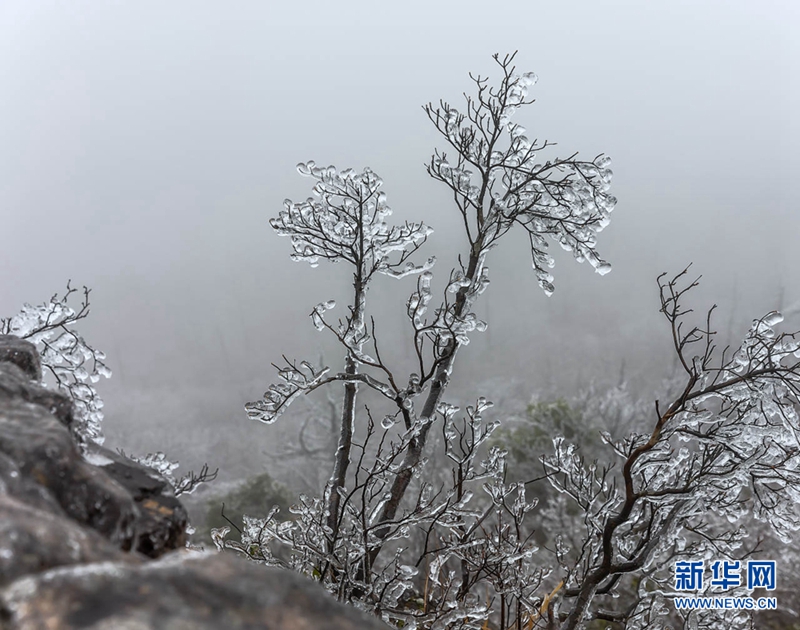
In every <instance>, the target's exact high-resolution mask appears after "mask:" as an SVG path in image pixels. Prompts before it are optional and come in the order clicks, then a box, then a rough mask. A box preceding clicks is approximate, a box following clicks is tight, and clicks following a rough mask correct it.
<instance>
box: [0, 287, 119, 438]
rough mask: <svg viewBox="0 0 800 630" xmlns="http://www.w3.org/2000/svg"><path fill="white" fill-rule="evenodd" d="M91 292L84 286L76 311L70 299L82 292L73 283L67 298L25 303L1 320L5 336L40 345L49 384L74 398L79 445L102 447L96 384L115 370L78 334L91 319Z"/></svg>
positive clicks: (101, 402)
mask: <svg viewBox="0 0 800 630" xmlns="http://www.w3.org/2000/svg"><path fill="white" fill-rule="evenodd" d="M89 292H90V290H89V289H88V288H86V287H83V293H82V295H83V299H82V301H81V303H80V304H79V305H78V306H77V307H75V308H73V307H72V306H70V304H69V301H70V298H72V297H74V296H75V294H76V293H77V289H73V288H72V287H70V284H69V282H68V283H67V290H66V292H65V293H64V295H63V296H61V297H59V296H58V294H54V295H53V297H51V298H50V300H49V301H47V302H44V303H42V304H39V305H37V306H31V305H30V304H24V305H23V307H22V310H21V311H20V312H19V313H18V314H17V315H14V316H13V317H10V318H7V319H2V320H0V334H3V335H16V336H17V337H20V338H22V339H26V340H27V341H30V342H31V343H33V344H34V345H35V346H36V349H37V350H38V351H39V355H40V357H41V361H42V371H43V372H44V374H43V379H44V383H45V384H46V385H47V384H51V385H55V387H57V388H58V389H59V390H60V391H62V392H63V393H65V394H66V395H67V396H69V397H70V398H71V399H72V403H73V415H74V424H73V432H74V434H75V437H76V438H77V440H78V442H79V443H80V444H85V443H86V442H87V441H91V442H95V443H97V444H102V443H103V440H104V437H103V433H102V430H101V427H100V423H101V422H102V420H103V400H102V399H101V398H100V396H99V395H98V393H97V390H96V389H95V387H94V384H95V383H97V382H98V381H99V380H100V378H101V377H105V378H109V377H110V376H111V370H110V369H109V368H108V366H107V365H106V364H105V359H106V355H105V353H103V352H101V351H99V350H96V349H95V348H93V347H92V346H90V345H89V344H88V343H87V342H86V340H85V339H84V338H83V336H82V335H81V334H80V333H78V332H77V331H76V330H75V324H76V323H77V322H78V321H80V320H82V319H84V318H85V317H86V316H88V315H89ZM76 309H77V310H76Z"/></svg>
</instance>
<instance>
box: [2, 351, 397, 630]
mask: <svg viewBox="0 0 800 630" xmlns="http://www.w3.org/2000/svg"><path fill="white" fill-rule="evenodd" d="M72 421H73V415H72V405H71V401H70V400H69V399H68V398H67V397H65V396H63V395H61V394H59V393H58V392H56V391H53V390H52V389H48V388H46V387H44V386H43V385H42V384H41V364H40V360H39V356H38V353H37V352H36V348H35V347H34V346H33V345H32V344H30V343H27V342H25V341H22V340H20V339H18V338H16V337H12V336H0V630H27V629H31V630H33V629H38V628H50V629H52V630H66V629H68V628H95V629H97V630H100V629H110V628H114V629H119V630H125V629H127V628H130V629H134V628H135V629H136V630H142V629H147V628H164V629H171V628H175V629H176V630H177V629H179V628H180V629H184V628H198V629H206V628H207V629H212V628H213V629H218V628H229V629H236V628H253V629H255V628H267V629H273V628H274V629H278V628H282V629H285V630H293V629H297V630H300V629H301V628H302V629H307V628H309V629H310V628H330V629H331V630H339V629H341V630H345V629H354V628H365V629H371V628H375V629H376V630H377V629H378V628H385V627H386V626H385V625H383V624H382V623H380V622H379V621H377V620H376V619H373V618H371V617H368V616H366V615H364V614H362V613H360V612H358V611H356V610H355V609H353V608H350V607H347V606H343V605H341V604H339V603H337V602H336V601H335V600H333V599H331V598H330V597H329V596H328V595H327V593H325V592H324V591H323V590H322V589H321V588H320V587H319V585H317V584H314V583H313V582H312V581H310V580H306V579H304V578H303V577H301V576H299V575H296V574H293V573H289V572H285V571H282V570H279V569H271V568H266V567H263V566H260V565H256V564H254V563H251V562H248V561H246V560H243V559H241V558H238V557H234V556H233V555H229V554H217V553H198V552H189V551H187V550H186V549H185V543H186V527H187V524H188V517H187V515H186V510H185V509H184V508H183V506H182V505H181V503H180V501H179V500H178V499H177V498H176V497H175V496H174V493H173V491H172V487H171V486H170V485H169V483H168V482H167V480H166V479H164V478H163V477H162V476H161V475H159V474H158V473H157V472H155V471H154V470H151V469H150V468H147V467H145V466H142V465H140V464H137V463H136V462H134V461H132V460H129V459H128V458H126V457H124V456H122V455H119V454H117V453H114V452H113V451H110V450H108V449H105V448H103V447H100V446H97V445H94V444H90V445H88V447H87V448H86V449H85V452H82V451H81V449H79V448H78V446H77V445H76V442H75V440H74V439H73V435H72V433H71V425H72Z"/></svg>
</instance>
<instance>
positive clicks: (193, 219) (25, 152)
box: [0, 0, 800, 477]
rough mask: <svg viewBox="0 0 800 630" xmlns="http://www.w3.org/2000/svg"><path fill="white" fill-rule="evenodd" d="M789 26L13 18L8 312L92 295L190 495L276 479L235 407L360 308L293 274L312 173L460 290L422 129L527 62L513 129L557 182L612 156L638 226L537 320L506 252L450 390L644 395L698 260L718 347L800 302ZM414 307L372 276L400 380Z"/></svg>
mask: <svg viewBox="0 0 800 630" xmlns="http://www.w3.org/2000/svg"><path fill="white" fill-rule="evenodd" d="M798 26H800V5H798V4H797V3H794V2H790V1H784V2H778V1H764V0H762V1H760V2H728V1H726V2H722V1H716V2H712V1H705V2H700V3H698V2H688V1H675V0H670V1H657V2H647V3H641V2H633V1H631V2H604V3H596V2H589V1H581V2H559V3H545V2H530V1H528V2H521V1H520V2H502V1H498V2H494V3H492V5H491V8H488V6H487V5H486V3H478V2H458V3H456V2H436V3H431V2H424V3H423V2H417V1H406V2H402V3H399V2H398V3H391V4H390V3H368V2H338V3H333V2H316V1H311V2H303V3H289V2H237V3H212V2H178V1H174V2H135V3H134V2H127V3H126V2H88V1H75V2H69V3H60V2H45V1H36V2H30V1H23V0H19V1H18V0H13V1H11V0H4V1H3V2H0V316H3V317H8V316H11V315H13V314H15V313H16V312H18V310H19V309H20V307H21V306H22V304H23V303H24V302H29V303H34V304H36V303H40V302H42V301H45V300H46V299H47V298H49V296H50V295H52V294H53V293H55V292H62V291H63V290H64V288H65V286H66V282H67V280H68V279H71V280H72V283H73V285H74V286H81V285H84V284H85V285H87V286H89V287H90V288H91V289H92V294H91V297H92V312H91V315H90V316H89V318H88V319H86V320H84V321H82V322H81V323H80V325H79V327H78V330H79V331H80V332H81V333H82V334H83V335H84V337H85V338H86V340H87V341H88V342H89V343H90V344H91V345H93V346H94V347H96V348H98V349H101V350H103V351H104V352H106V354H107V355H108V361H107V363H108V365H109V367H110V368H111V369H112V370H113V371H114V375H113V377H112V378H111V379H110V380H103V381H101V382H100V383H98V385H97V387H98V392H99V393H100V395H101V396H102V397H103V399H104V400H105V403H106V406H105V412H106V420H105V423H104V430H105V433H106V436H107V445H108V446H110V447H111V448H116V447H122V448H124V449H125V450H126V451H133V452H135V453H138V454H143V453H144V452H147V451H155V450H164V451H166V452H167V454H168V456H169V457H170V458H172V459H177V460H180V461H181V464H182V465H181V469H180V470H181V471H184V472H185V471H186V470H188V468H191V467H195V468H197V467H199V466H200V465H201V464H202V463H203V462H204V461H208V462H209V463H210V464H211V465H212V468H214V467H217V466H219V467H220V469H221V475H222V476H224V477H225V476H227V477H236V476H241V475H244V474H245V473H246V472H247V471H248V470H249V471H251V472H258V470H253V468H256V469H258V468H259V467H265V466H267V465H268V461H267V458H268V456H267V455H265V451H269V450H276V449H275V448H274V444H273V442H274V441H275V440H276V439H277V438H276V436H277V435H278V433H276V432H275V431H276V430H275V427H265V426H263V425H260V424H259V423H257V422H254V421H252V420H249V419H248V418H247V417H246V415H245V413H244V410H243V405H244V403H245V402H247V401H250V400H256V399H258V398H259V397H260V396H261V394H262V393H263V392H264V390H265V389H266V387H267V386H268V385H269V384H270V383H271V382H272V381H273V378H274V370H273V368H272V367H271V366H270V363H271V362H273V361H279V360H280V357H281V354H286V355H287V356H289V357H293V358H298V359H309V360H311V361H316V360H317V359H318V357H319V356H320V355H324V356H325V358H326V360H327V361H329V362H330V363H331V364H333V365H339V363H340V361H341V354H342V353H341V350H340V349H338V348H337V347H336V346H335V344H333V343H332V342H331V339H330V338H328V337H326V336H325V335H323V334H322V333H317V332H316V331H315V330H314V328H313V327H312V326H311V323H310V322H309V321H308V318H307V315H308V313H309V312H310V311H311V308H312V307H313V306H314V305H315V304H316V303H318V302H321V301H324V300H328V299H330V298H338V299H340V300H341V299H342V298H346V296H347V294H348V292H347V289H348V281H349V277H348V272H347V270H346V269H345V268H344V267H338V266H328V265H325V264H322V265H320V267H319V268H318V269H311V268H309V267H308V265H306V264H297V263H292V262H291V261H290V260H289V256H288V254H289V251H290V247H289V243H288V242H287V241H286V240H283V239H280V238H279V237H277V236H275V235H274V234H273V233H272V230H271V228H270V227H269V224H268V219H269V218H270V217H272V216H275V215H276V214H277V213H278V211H279V210H280V208H281V207H282V203H283V200H284V199H285V198H287V197H288V198H291V199H293V200H295V201H299V200H302V199H305V198H306V197H307V196H309V194H310V192H311V180H309V179H306V178H303V177H300V176H299V175H298V174H297V172H296V170H295V165H296V164H297V163H298V162H300V161H307V160H310V159H313V160H315V161H316V162H317V163H318V164H323V165H327V164H334V165H336V166H337V167H339V168H345V167H353V168H355V169H357V170H361V169H362V168H364V167H365V166H369V167H371V168H372V169H373V170H374V171H376V172H377V173H378V174H379V175H380V176H381V177H382V178H383V180H384V182H385V183H384V190H385V191H386V193H387V195H388V201H389V204H390V206H391V207H392V208H393V209H394V211H395V219H397V220H403V219H409V220H424V221H425V222H426V223H427V224H429V225H430V226H432V227H433V228H434V230H435V232H434V234H433V236H432V237H431V238H430V239H429V242H428V244H427V245H426V247H425V248H424V250H423V251H422V252H421V256H420V258H422V257H427V256H429V255H432V254H436V256H437V258H438V263H437V267H436V269H435V272H436V274H437V276H436V277H437V278H438V281H439V283H440V286H441V283H442V281H443V279H444V278H446V276H447V274H448V272H449V269H450V268H451V267H452V265H453V264H455V256H456V254H457V253H458V252H459V251H461V250H460V248H461V249H463V247H462V246H463V242H462V240H461V238H462V237H461V228H460V222H459V216H458V213H457V211H456V209H455V208H454V206H453V205H452V202H451V200H450V199H449V196H448V194H447V189H446V187H445V186H443V185H441V184H437V183H436V182H434V181H432V180H431V179H430V178H429V177H428V176H427V174H426V173H425V169H424V164H425V162H427V161H428V160H429V158H430V155H431V153H432V150H433V148H434V147H443V146H444V143H443V141H442V140H441V139H440V137H439V136H438V135H437V133H436V131H435V130H434V128H433V126H432V125H431V123H430V122H429V121H428V120H427V118H426V116H425V114H424V112H423V111H422V109H421V106H422V105H423V104H425V103H427V102H429V101H433V102H434V103H435V102H437V101H438V100H439V99H440V98H442V99H445V100H447V101H449V102H451V103H453V104H456V105H460V104H461V103H462V102H463V97H462V93H463V92H465V91H466V92H472V90H473V87H474V85H473V83H472V82H471V81H470V79H469V77H468V73H469V72H473V73H480V74H482V75H486V76H489V77H490V78H491V79H496V78H497V77H498V74H499V73H498V69H497V67H496V66H495V65H494V63H493V62H492V60H491V55H492V54H493V53H495V52H499V53H501V54H505V53H507V52H513V51H514V50H517V49H518V50H519V54H518V56H517V59H516V65H517V68H518V70H519V71H520V72H525V71H534V72H536V73H537V75H538V76H539V83H538V84H537V85H536V86H535V87H534V88H533V91H532V93H531V94H532V96H533V97H534V98H536V99H537V102H536V103H535V104H534V105H532V106H529V107H526V108H523V109H522V110H520V111H519V112H518V113H517V114H516V116H515V122H518V123H520V124H522V125H523V126H525V127H526V128H527V129H528V130H529V136H530V137H531V138H533V137H538V138H540V139H548V140H551V141H554V142H557V143H558V145H557V146H556V147H555V148H554V149H553V150H552V152H551V153H549V154H548V155H547V156H546V157H553V156H555V155H562V156H565V155H570V154H572V153H573V152H574V151H580V154H581V155H582V156H584V157H586V158H593V157H594V156H595V155H597V154H599V153H606V154H608V155H610V156H611V157H612V158H613V163H612V169H613V170H614V180H613V182H612V190H611V192H612V193H613V194H614V195H616V196H617V198H618V199H619V203H618V205H617V207H616V209H615V211H614V213H613V215H612V222H611V225H610V226H609V227H608V228H607V229H606V230H605V231H604V232H603V233H602V234H601V235H600V239H599V250H600V252H601V254H602V256H603V257H604V258H605V259H607V260H609V261H610V262H611V263H612V265H613V271H612V273H611V274H609V275H607V276H604V277H600V276H598V275H596V274H595V273H593V270H592V268H591V267H590V266H589V265H588V264H576V263H575V262H574V261H573V260H572V259H571V256H570V255H569V254H568V253H566V252H562V251H560V250H559V251H556V252H555V255H556V261H557V262H556V267H555V269H554V271H553V274H554V276H555V285H556V292H555V294H554V295H553V296H552V297H550V298H547V297H545V295H544V294H543V293H542V291H541V290H540V289H539V288H538V286H537V283H536V279H535V276H534V274H533V272H532V270H531V268H530V260H529V254H528V251H527V248H526V240H525V239H524V238H523V237H522V235H520V234H517V235H516V237H512V238H510V239H508V240H507V241H506V242H504V247H503V248H502V249H500V250H495V251H494V252H493V253H492V255H491V257H490V260H489V268H490V276H491V279H492V285H491V287H490V288H489V290H488V291H487V293H486V294H484V296H483V298H484V299H483V300H482V303H479V305H478V313H479V315H482V316H484V317H486V318H487V319H488V321H489V330H488V331H487V332H486V333H483V334H475V335H474V337H473V341H472V343H471V344H470V346H469V347H468V348H466V349H465V355H466V356H464V357H462V358H461V359H460V360H459V362H458V363H457V365H456V372H455V383H454V385H456V387H455V388H454V391H456V392H463V393H464V394H465V395H469V396H470V397H473V396H478V395H485V396H487V397H488V398H490V399H491V398H492V397H493V396H496V395H498V394H496V393H493V389H495V388H501V389H502V387H504V386H510V385H513V387H515V388H517V389H518V390H520V391H522V392H523V394H521V395H524V396H531V395H534V394H536V393H537V392H539V393H542V392H544V393H552V392H565V393H569V392H571V391H574V390H575V388H576V387H579V386H582V385H583V384H585V383H588V382H590V381H594V380H600V381H602V380H604V379H605V380H611V381H615V382H616V380H618V378H619V377H620V375H622V376H623V377H625V378H639V379H641V383H642V384H641V387H646V386H647V383H649V382H650V381H655V380H656V379H658V378H660V377H662V376H664V375H665V374H666V373H668V371H669V369H670V367H671V365H672V362H673V357H672V353H671V350H670V346H669V337H668V332H669V331H668V328H667V326H666V324H665V322H664V321H663V320H662V319H661V316H660V315H659V313H658V308H659V303H658V291H657V286H656V283H655V279H656V276H657V275H658V274H659V273H661V272H663V271H667V272H670V273H673V274H674V273H677V272H678V271H680V270H681V269H683V268H684V267H685V266H686V265H687V264H688V263H690V262H693V263H694V266H693V272H694V273H695V274H701V273H702V274H703V278H704V279H703V281H702V284H701V286H700V287H699V288H698V289H697V290H696V291H694V292H693V294H692V295H691V296H690V298H689V301H690V302H691V305H692V306H694V307H695V309H696V310H697V311H698V313H700V314H701V313H703V312H704V311H705V310H706V309H707V308H708V307H709V306H710V305H711V304H712V303H717V304H719V313H718V317H717V320H716V321H717V330H719V331H720V335H721V336H722V337H723V339H722V341H723V343H724V342H727V341H729V340H730V341H736V340H737V339H739V338H741V336H742V335H743V334H744V332H745V330H746V328H747V327H748V326H749V324H750V322H751V321H752V319H753V318H756V317H760V316H761V315H763V314H764V313H766V312H767V311H769V310H771V309H774V308H779V307H781V308H786V307H791V306H792V305H794V304H798V303H800V253H798V239H799V238H800V213H799V212H798V211H799V210H800V207H798V202H797V192H796V183H795V182H796V180H797V172H798V167H800V160H799V159H798V152H797V150H796V147H797V146H798V141H800V129H799V128H798V119H797V112H798V111H800V90H799V89H798V81H797V76H798V72H799V71H800V63H798V60H799V59H800V44H798V41H797V40H798V38H797V37H796V36H795V35H796V32H797V29H798ZM412 289H413V281H409V280H405V281H402V280H401V281H394V280H391V279H386V280H383V279H380V282H377V281H376V283H375V286H374V288H373V289H372V291H371V294H370V296H371V297H370V300H371V305H372V306H374V307H375V311H376V313H377V315H378V325H379V328H378V332H379V335H380V340H381V343H382V345H383V347H387V348H388V349H389V350H387V352H391V353H393V356H395V357H396V360H397V361H400V362H402V361H403V360H405V359H407V358H408V354H407V353H408V349H406V347H405V346H404V345H403V340H404V339H407V338H408V332H409V327H408V324H407V323H406V322H405V318H404V309H403V303H404V301H405V299H406V297H407V296H408V294H409V293H410V292H411V291H412ZM339 304H340V306H339V307H338V308H343V303H342V302H341V301H340V302H339ZM799 310H800V309H799ZM335 313H336V311H334V314H335ZM786 328H789V329H792V330H794V329H798V328H800V316H798V315H795V316H794V317H793V318H792V316H789V317H787V322H786ZM729 338H730V339H729ZM404 353H406V354H404ZM623 360H624V368H623ZM623 369H624V372H623ZM648 379H650V381H648ZM509 384H510V385H509ZM336 395H337V396H338V393H337V394H336ZM643 395H645V396H646V395H647V392H646V391H645V392H643ZM281 422H284V420H282V421H281ZM285 422H286V423H291V422H293V419H292V415H291V412H290V413H289V414H288V415H287V417H286V419H285Z"/></svg>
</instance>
